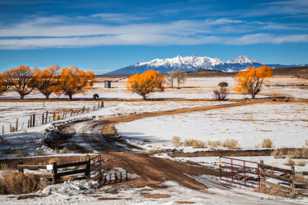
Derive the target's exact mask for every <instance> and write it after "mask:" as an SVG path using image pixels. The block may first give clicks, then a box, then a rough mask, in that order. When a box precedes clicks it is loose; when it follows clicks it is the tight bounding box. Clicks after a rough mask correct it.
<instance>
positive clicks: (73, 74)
mask: <svg viewBox="0 0 308 205" xmlns="http://www.w3.org/2000/svg"><path fill="white" fill-rule="evenodd" d="M94 79H95V74H94V73H93V72H91V71H83V70H81V69H79V68H77V67H68V68H63V69H62V70H61V72H60V75H59V80H58V83H57V93H63V94H64V95H67V96H68V97H69V99H72V98H73V95H75V94H77V93H81V92H84V91H86V90H89V89H91V88H92V86H93V83H94Z"/></svg>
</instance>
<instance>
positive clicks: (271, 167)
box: [260, 164, 293, 174]
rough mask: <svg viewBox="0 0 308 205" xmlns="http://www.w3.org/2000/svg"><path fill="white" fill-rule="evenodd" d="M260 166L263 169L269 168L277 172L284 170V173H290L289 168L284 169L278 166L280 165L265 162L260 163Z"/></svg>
mask: <svg viewBox="0 0 308 205" xmlns="http://www.w3.org/2000/svg"><path fill="white" fill-rule="evenodd" d="M260 166H261V168H263V169H270V170H274V171H278V172H284V173H288V174H292V173H293V172H292V170H290V169H284V168H280V167H273V166H270V165H267V164H260Z"/></svg>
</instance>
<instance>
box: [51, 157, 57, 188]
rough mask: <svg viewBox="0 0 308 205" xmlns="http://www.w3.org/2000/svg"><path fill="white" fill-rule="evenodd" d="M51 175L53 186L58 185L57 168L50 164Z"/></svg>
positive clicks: (55, 165) (54, 164) (55, 164)
mask: <svg viewBox="0 0 308 205" xmlns="http://www.w3.org/2000/svg"><path fill="white" fill-rule="evenodd" d="M52 175H53V184H56V183H58V167H57V163H56V162H54V163H52Z"/></svg>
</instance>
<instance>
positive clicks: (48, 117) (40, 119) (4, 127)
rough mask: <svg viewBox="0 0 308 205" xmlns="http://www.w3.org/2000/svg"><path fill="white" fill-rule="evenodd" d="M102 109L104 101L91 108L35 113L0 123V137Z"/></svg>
mask: <svg viewBox="0 0 308 205" xmlns="http://www.w3.org/2000/svg"><path fill="white" fill-rule="evenodd" d="M102 107H104V101H98V102H97V105H94V106H93V107H86V106H84V107H82V108H73V109H69V110H63V111H46V112H40V113H38V112H37V113H31V114H28V115H25V116H22V117H19V118H16V120H12V121H10V122H0V137H1V136H4V135H7V134H10V133H14V132H18V131H22V130H25V129H28V128H32V127H37V126H41V125H45V124H48V123H50V122H54V121H58V120H64V119H68V118H71V117H76V116H79V115H81V114H84V113H89V112H91V111H97V110H99V109H100V108H102Z"/></svg>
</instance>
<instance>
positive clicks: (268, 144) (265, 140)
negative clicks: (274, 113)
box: [261, 138, 273, 148]
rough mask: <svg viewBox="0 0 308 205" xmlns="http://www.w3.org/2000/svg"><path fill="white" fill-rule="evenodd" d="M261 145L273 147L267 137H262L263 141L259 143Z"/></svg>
mask: <svg viewBox="0 0 308 205" xmlns="http://www.w3.org/2000/svg"><path fill="white" fill-rule="evenodd" d="M261 147H262V148H273V142H272V140H271V139H269V138H266V139H263V141H262V143H261Z"/></svg>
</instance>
